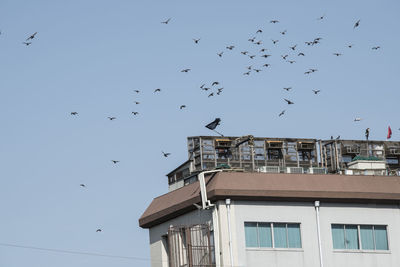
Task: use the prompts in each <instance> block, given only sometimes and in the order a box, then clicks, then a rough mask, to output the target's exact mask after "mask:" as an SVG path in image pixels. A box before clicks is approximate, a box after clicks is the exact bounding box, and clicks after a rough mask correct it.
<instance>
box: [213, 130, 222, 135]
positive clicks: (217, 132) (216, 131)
mask: <svg viewBox="0 0 400 267" xmlns="http://www.w3.org/2000/svg"><path fill="white" fill-rule="evenodd" d="M212 131H214V132H216V133H217V134H219V135H220V136H224V135H223V134H222V133H219V132H217V131H216V130H212Z"/></svg>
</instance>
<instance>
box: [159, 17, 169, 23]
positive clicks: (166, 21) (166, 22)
mask: <svg viewBox="0 0 400 267" xmlns="http://www.w3.org/2000/svg"><path fill="white" fill-rule="evenodd" d="M170 20H171V18H169V19H167V20H166V21H161V23H164V24H168V22H169V21H170Z"/></svg>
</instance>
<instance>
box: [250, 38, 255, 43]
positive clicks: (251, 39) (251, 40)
mask: <svg viewBox="0 0 400 267" xmlns="http://www.w3.org/2000/svg"><path fill="white" fill-rule="evenodd" d="M255 39H256V37H253V38H250V39H249V40H248V41H249V42H252V43H254V40H255Z"/></svg>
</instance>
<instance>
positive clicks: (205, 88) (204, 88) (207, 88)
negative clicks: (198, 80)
mask: <svg viewBox="0 0 400 267" xmlns="http://www.w3.org/2000/svg"><path fill="white" fill-rule="evenodd" d="M210 89H211V88H209V87H203V88H201V90H204V91H208V90H210Z"/></svg>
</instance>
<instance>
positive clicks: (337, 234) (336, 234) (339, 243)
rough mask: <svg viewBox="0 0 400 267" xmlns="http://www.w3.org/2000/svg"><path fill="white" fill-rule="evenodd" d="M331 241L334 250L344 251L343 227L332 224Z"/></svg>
mask: <svg viewBox="0 0 400 267" xmlns="http://www.w3.org/2000/svg"><path fill="white" fill-rule="evenodd" d="M332 240H333V248H334V249H345V248H346V246H345V244H344V225H343V224H332Z"/></svg>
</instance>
